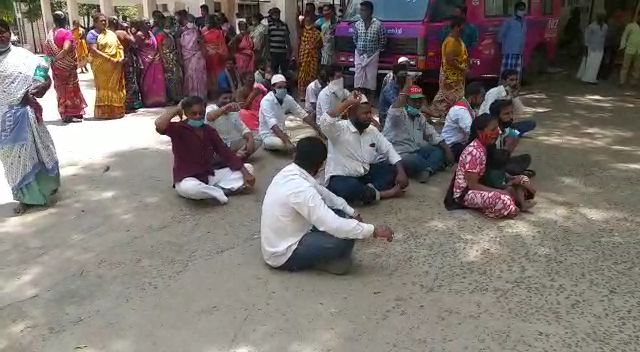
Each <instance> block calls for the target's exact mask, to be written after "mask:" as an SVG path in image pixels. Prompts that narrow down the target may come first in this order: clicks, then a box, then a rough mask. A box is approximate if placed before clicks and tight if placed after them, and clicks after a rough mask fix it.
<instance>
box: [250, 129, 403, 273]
mask: <svg viewBox="0 0 640 352" xmlns="http://www.w3.org/2000/svg"><path fill="white" fill-rule="evenodd" d="M326 158H327V147H326V146H325V144H324V143H323V142H322V140H320V139H319V138H316V137H308V138H303V139H301V140H300V142H298V145H297V146H296V153H295V158H294V161H293V163H292V164H289V165H288V166H286V167H285V168H284V169H282V170H281V171H280V172H279V173H278V174H277V175H276V176H275V177H274V178H273V180H272V181H271V184H270V185H269V188H267V192H266V194H265V197H264V201H263V203H262V216H261V223H260V239H261V247H262V256H263V258H264V261H265V262H266V263H267V264H268V265H269V266H271V267H273V268H277V269H281V270H288V271H301V270H307V269H319V270H324V271H328V272H330V273H333V274H338V275H342V274H346V273H347V272H348V271H349V269H350V268H351V263H352V261H351V252H352V251H353V245H354V243H355V240H357V239H364V238H368V237H372V236H373V237H375V238H383V239H386V240H387V241H391V240H392V239H393V231H391V229H389V228H388V227H387V226H384V225H382V226H374V225H370V224H367V223H364V222H363V220H362V217H361V216H360V215H359V214H358V213H357V212H356V211H355V210H354V209H353V208H351V207H350V206H349V205H348V204H347V202H345V200H344V199H342V198H340V197H338V196H336V195H335V194H333V193H331V192H330V191H329V190H327V189H326V188H325V187H324V186H322V185H320V184H319V183H318V182H317V181H316V180H315V176H316V174H317V173H318V171H319V170H320V169H321V168H322V165H323V163H324V162H325V160H326Z"/></svg>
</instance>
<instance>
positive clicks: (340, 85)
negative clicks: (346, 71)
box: [329, 77, 344, 92]
mask: <svg viewBox="0 0 640 352" xmlns="http://www.w3.org/2000/svg"><path fill="white" fill-rule="evenodd" d="M329 86H331V90H332V91H334V92H335V91H338V90H342V89H344V77H340V78H338V79H336V80H333V81H331V83H329Z"/></svg>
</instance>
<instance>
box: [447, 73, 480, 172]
mask: <svg viewBox="0 0 640 352" xmlns="http://www.w3.org/2000/svg"><path fill="white" fill-rule="evenodd" d="M464 96H465V97H464V98H463V99H462V100H460V101H459V102H457V103H455V104H454V105H453V106H452V107H451V109H449V112H448V113H447V117H446V118H445V120H444V127H443V128H442V137H443V138H444V141H445V142H446V143H447V145H448V146H449V148H450V149H451V151H452V152H453V155H454V157H455V160H456V161H458V159H459V158H460V154H462V151H463V150H464V148H465V147H466V146H467V142H468V141H467V140H468V139H469V133H470V131H471V122H472V121H473V119H475V117H476V112H475V110H476V109H477V108H478V107H479V106H480V105H481V104H482V100H483V99H484V86H483V85H482V83H480V82H472V83H470V84H469V85H467V87H466V88H465V93H464Z"/></svg>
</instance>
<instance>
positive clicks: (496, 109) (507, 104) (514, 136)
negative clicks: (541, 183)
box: [489, 100, 535, 177]
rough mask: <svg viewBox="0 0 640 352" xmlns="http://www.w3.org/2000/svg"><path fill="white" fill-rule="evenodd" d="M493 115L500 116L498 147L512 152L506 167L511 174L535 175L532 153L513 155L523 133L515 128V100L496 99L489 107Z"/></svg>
mask: <svg viewBox="0 0 640 352" xmlns="http://www.w3.org/2000/svg"><path fill="white" fill-rule="evenodd" d="M489 111H490V112H491V115H492V116H495V117H497V118H498V126H499V127H500V135H499V136H498V139H497V140H496V147H497V148H498V149H506V150H507V151H509V153H510V154H511V157H510V158H509V162H508V163H507V166H506V168H505V170H506V172H507V173H508V174H509V175H511V176H517V175H525V176H527V177H533V176H534V175H535V172H534V171H533V170H531V169H529V166H530V165H531V155H529V154H521V155H515V156H514V155H513V153H514V151H515V150H516V147H517V146H518V144H519V142H520V136H521V133H520V132H519V131H518V130H516V129H515V128H513V102H512V101H511V100H496V101H494V102H493V104H491V108H490V109H489Z"/></svg>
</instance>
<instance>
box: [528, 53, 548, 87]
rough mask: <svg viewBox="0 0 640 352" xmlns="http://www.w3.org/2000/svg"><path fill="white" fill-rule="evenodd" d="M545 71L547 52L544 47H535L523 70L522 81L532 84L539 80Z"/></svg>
mask: <svg viewBox="0 0 640 352" xmlns="http://www.w3.org/2000/svg"><path fill="white" fill-rule="evenodd" d="M546 71H547V53H546V51H545V50H544V49H541V48H538V49H535V51H534V52H533V54H531V59H530V62H529V65H527V67H526V68H525V70H524V74H523V83H524V84H533V83H535V82H537V81H539V80H540V77H541V76H542V74H543V73H545V72H546Z"/></svg>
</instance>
